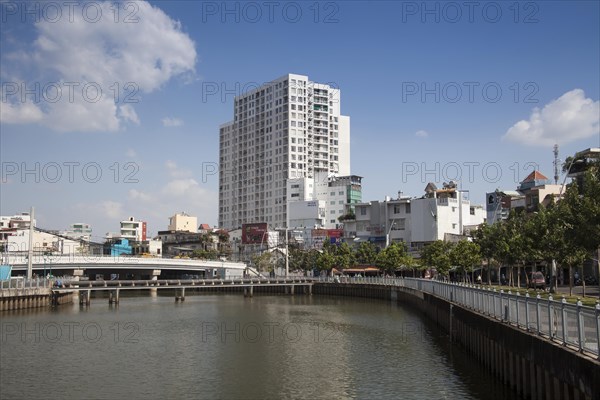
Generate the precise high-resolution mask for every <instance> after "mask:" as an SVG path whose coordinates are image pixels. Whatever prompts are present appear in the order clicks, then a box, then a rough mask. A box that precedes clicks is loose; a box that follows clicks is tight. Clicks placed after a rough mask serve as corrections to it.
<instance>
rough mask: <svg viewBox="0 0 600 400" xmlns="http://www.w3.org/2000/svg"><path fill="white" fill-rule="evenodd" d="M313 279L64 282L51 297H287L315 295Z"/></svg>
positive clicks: (113, 300)
mask: <svg viewBox="0 0 600 400" xmlns="http://www.w3.org/2000/svg"><path fill="white" fill-rule="evenodd" d="M313 282H314V280H313V279H312V278H303V277H300V278H298V277H294V278H247V279H244V278H242V279H227V280H224V279H188V280H183V279H155V280H114V281H78V280H71V281H68V282H61V283H62V284H61V286H60V287H55V288H53V289H52V294H53V295H55V296H57V295H62V294H65V293H78V294H79V303H80V304H86V305H89V304H90V301H91V293H92V292H99V291H106V292H108V294H109V297H108V302H109V304H113V303H114V304H118V303H119V295H120V292H121V290H152V291H156V290H159V289H170V290H175V301H184V300H185V290H186V289H193V290H202V289H219V290H227V288H242V289H243V292H244V296H249V297H252V296H253V294H254V288H255V287H256V288H276V287H279V288H283V289H284V291H285V293H286V294H291V295H293V294H295V293H298V291H297V289H296V288H299V289H302V293H305V294H312V285H313Z"/></svg>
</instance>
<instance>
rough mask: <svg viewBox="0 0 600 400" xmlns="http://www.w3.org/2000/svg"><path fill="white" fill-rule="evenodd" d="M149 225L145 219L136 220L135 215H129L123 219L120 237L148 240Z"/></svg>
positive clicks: (132, 239) (131, 239) (139, 240)
mask: <svg viewBox="0 0 600 400" xmlns="http://www.w3.org/2000/svg"><path fill="white" fill-rule="evenodd" d="M146 233H147V227H146V222H145V221H136V219H135V218H134V217H129V218H128V219H126V220H125V221H121V230H120V233H119V235H120V238H122V239H127V240H129V241H130V242H131V241H137V242H142V241H144V240H146Z"/></svg>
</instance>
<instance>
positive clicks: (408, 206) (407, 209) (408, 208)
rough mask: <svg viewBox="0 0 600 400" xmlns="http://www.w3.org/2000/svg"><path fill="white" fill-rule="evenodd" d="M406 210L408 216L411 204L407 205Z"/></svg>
mask: <svg viewBox="0 0 600 400" xmlns="http://www.w3.org/2000/svg"><path fill="white" fill-rule="evenodd" d="M405 207H406V209H405V210H404V211H405V212H406V213H407V214H410V203H406V205H405Z"/></svg>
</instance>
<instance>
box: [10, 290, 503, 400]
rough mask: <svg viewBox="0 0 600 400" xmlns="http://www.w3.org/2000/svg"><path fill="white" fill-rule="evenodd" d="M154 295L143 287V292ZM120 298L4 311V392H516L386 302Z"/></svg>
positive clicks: (109, 395) (303, 395) (103, 395)
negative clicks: (118, 300)
mask: <svg viewBox="0 0 600 400" xmlns="http://www.w3.org/2000/svg"><path fill="white" fill-rule="evenodd" d="M146 293H147V292H146ZM163 293H166V292H161V295H159V296H156V295H154V296H150V295H145V294H144V293H141V294H138V295H136V296H123V295H121V304H120V305H119V306H109V305H108V301H107V300H106V299H92V304H91V306H90V307H89V308H86V307H80V306H79V304H74V305H66V306H61V307H58V308H56V309H53V310H35V309H33V310H23V311H11V312H3V313H2V314H0V324H1V334H2V337H1V338H0V340H1V342H0V398H2V399H49V398H72V399H76V398H77V399H84V398H85V399H125V398H127V399H138V398H139V399H176V398H177V399H197V398H208V399H213V398H214V399H217V398H218V399H279V398H293V399H317V398H320V399H342V398H357V399H399V398H402V399H489V400H493V399H509V398H511V395H512V393H511V392H510V390H509V389H507V388H506V387H505V386H503V385H502V384H501V383H499V382H496V381H495V380H494V379H493V378H492V377H491V376H490V375H489V374H487V373H486V372H484V371H482V368H481V366H480V365H479V364H477V363H476V362H475V361H473V360H472V359H471V358H469V356H467V355H466V354H465V353H464V352H463V351H462V350H460V349H457V348H455V347H452V346H450V345H449V343H448V342H449V340H448V337H447V335H445V334H444V333H443V332H441V331H440V330H438V329H437V328H436V327H435V326H433V325H432V324H430V323H429V322H428V321H427V320H425V317H423V316H421V315H419V314H417V313H414V312H412V311H411V310H408V309H406V308H405V307H403V306H401V305H397V304H394V303H391V302H388V301H383V300H374V299H354V298H346V297H328V296H318V295H313V296H306V295H296V296H284V295H279V296H277V295H256V296H254V297H253V298H244V297H243V296H242V295H241V294H202V295H188V296H187V297H186V300H185V302H183V303H175V302H174V300H173V297H172V296H163V295H162V294H163Z"/></svg>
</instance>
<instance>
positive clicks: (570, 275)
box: [569, 265, 573, 296]
mask: <svg viewBox="0 0 600 400" xmlns="http://www.w3.org/2000/svg"><path fill="white" fill-rule="evenodd" d="M569 296H573V267H572V266H571V265H569Z"/></svg>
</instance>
